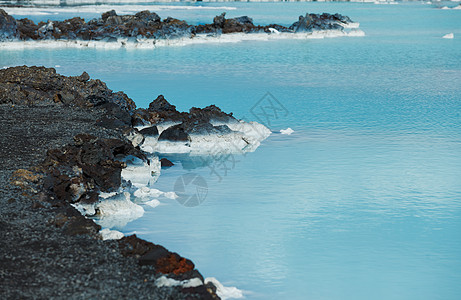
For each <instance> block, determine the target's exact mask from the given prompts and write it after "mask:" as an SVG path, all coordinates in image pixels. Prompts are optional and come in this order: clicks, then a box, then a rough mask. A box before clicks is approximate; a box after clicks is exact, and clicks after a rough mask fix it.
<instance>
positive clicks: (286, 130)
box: [280, 127, 295, 135]
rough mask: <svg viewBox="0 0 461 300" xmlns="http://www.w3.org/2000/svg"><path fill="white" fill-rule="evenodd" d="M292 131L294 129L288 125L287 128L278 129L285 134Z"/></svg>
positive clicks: (289, 133)
mask: <svg viewBox="0 0 461 300" xmlns="http://www.w3.org/2000/svg"><path fill="white" fill-rule="evenodd" d="M293 132H295V131H294V130H293V129H291V128H290V127H288V128H287V129H282V130H280V133H281V134H286V135H291V134H292V133H293Z"/></svg>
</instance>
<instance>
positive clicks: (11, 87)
mask: <svg viewBox="0 0 461 300" xmlns="http://www.w3.org/2000/svg"><path fill="white" fill-rule="evenodd" d="M3 103H11V104H25V105H48V104H54V103H62V104H65V105H69V106H78V107H94V106H101V105H105V104H110V103H111V104H113V105H116V106H118V108H117V109H118V110H123V111H127V112H132V111H133V110H134V109H135V108H136V105H135V104H134V102H133V100H131V99H130V98H128V96H127V95H126V94H125V93H123V92H117V93H114V92H112V90H110V89H108V88H107V86H106V84H105V83H104V82H102V81H100V80H98V79H96V80H90V79H89V76H88V74H86V73H84V74H82V75H80V76H77V77H67V76H62V75H59V74H56V70H55V69H53V68H45V67H27V66H20V67H12V68H8V69H4V70H0V104H3ZM130 122H131V117H130V119H129V121H128V123H130Z"/></svg>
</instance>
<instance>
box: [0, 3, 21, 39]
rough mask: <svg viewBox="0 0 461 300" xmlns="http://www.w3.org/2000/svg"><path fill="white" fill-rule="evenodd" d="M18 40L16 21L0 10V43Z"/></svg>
mask: <svg viewBox="0 0 461 300" xmlns="http://www.w3.org/2000/svg"><path fill="white" fill-rule="evenodd" d="M17 38H19V32H18V28H17V25H16V20H15V19H14V18H13V17H12V16H10V15H8V14H7V13H6V12H5V11H4V10H3V9H0V41H3V40H13V39H17Z"/></svg>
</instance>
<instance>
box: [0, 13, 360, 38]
mask: <svg viewBox="0 0 461 300" xmlns="http://www.w3.org/2000/svg"><path fill="white" fill-rule="evenodd" d="M357 25H358V24H357V23H354V22H353V21H352V20H351V19H350V18H349V17H347V16H343V15H340V14H327V13H323V14H309V13H307V14H306V15H304V16H300V17H299V19H298V21H296V22H294V23H293V24H292V25H291V26H289V27H285V26H282V25H278V24H270V25H266V26H261V25H255V24H253V20H252V19H251V18H250V17H247V16H242V17H237V18H229V19H228V18H226V14H225V13H222V14H221V15H219V16H216V17H215V18H214V19H213V23H210V24H199V25H191V24H188V23H187V22H186V21H183V20H178V19H174V18H171V17H168V18H166V19H163V20H162V19H161V18H160V17H159V16H158V15H157V14H156V13H155V12H150V11H147V10H145V11H141V12H138V13H136V14H134V15H117V13H116V12H115V11H114V10H111V11H108V12H105V13H103V14H102V16H101V17H100V18H97V19H92V20H90V21H88V22H86V21H85V20H84V19H82V18H80V17H75V18H72V19H69V20H65V21H48V22H40V23H38V24H35V23H34V22H33V21H31V20H29V19H18V20H17V19H14V18H13V17H12V16H10V15H8V14H7V13H6V12H5V11H4V10H2V9H0V41H12V40H19V41H42V40H60V41H62V40H64V41H72V40H82V41H103V42H116V41H117V40H118V39H120V38H123V39H126V40H125V41H124V43H137V42H139V41H140V40H145V39H149V40H150V39H153V40H165V39H177V38H194V37H196V36H220V35H225V34H231V33H245V34H250V33H266V34H280V33H312V32H316V31H331V30H335V31H344V30H345V29H346V28H350V27H356V26H357Z"/></svg>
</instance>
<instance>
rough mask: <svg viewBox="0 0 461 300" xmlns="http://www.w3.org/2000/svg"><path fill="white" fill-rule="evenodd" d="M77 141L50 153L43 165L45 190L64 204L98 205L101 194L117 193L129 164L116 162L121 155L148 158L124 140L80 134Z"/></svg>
mask: <svg viewBox="0 0 461 300" xmlns="http://www.w3.org/2000/svg"><path fill="white" fill-rule="evenodd" d="M74 140H75V144H74V145H68V146H66V147H64V148H62V149H53V150H49V151H48V152H47V158H46V160H45V161H44V163H43V164H42V165H41V166H40V170H41V171H42V172H43V173H44V174H45V175H44V176H45V184H44V186H45V189H46V190H47V191H48V192H50V193H51V194H52V195H53V196H55V197H56V199H57V200H60V201H65V202H70V203H75V202H84V203H93V202H96V201H97V200H98V197H97V192H98V191H102V192H112V191H116V190H117V189H118V188H119V187H120V185H121V171H122V168H124V167H125V166H126V165H125V163H123V162H120V161H118V160H116V159H115V158H116V157H117V156H120V155H122V156H128V155H134V156H136V157H139V158H141V159H144V160H145V159H146V157H145V155H144V154H143V153H141V151H140V150H138V149H136V148H134V147H133V146H132V145H131V143H128V142H124V141H121V140H117V139H99V138H97V137H95V136H92V135H89V134H79V135H77V136H75V138H74Z"/></svg>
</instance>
